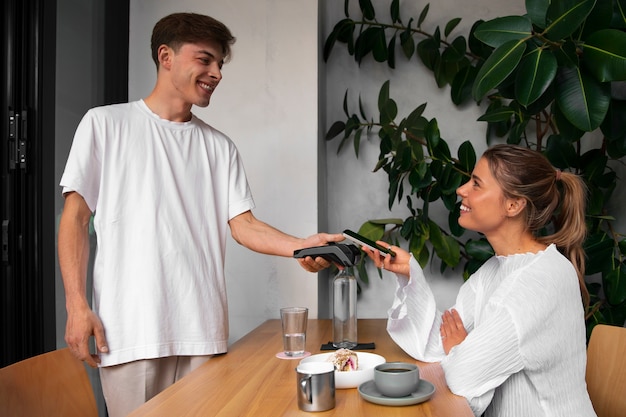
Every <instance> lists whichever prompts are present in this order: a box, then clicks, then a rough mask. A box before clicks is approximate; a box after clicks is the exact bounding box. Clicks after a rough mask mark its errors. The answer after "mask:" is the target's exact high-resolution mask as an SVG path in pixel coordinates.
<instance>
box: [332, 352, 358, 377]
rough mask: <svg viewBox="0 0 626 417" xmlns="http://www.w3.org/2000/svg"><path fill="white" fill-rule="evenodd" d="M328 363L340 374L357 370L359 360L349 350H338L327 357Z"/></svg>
mask: <svg viewBox="0 0 626 417" xmlns="http://www.w3.org/2000/svg"><path fill="white" fill-rule="evenodd" d="M328 361H329V362H332V363H333V365H335V370H337V371H340V372H350V371H356V370H357V369H358V368H359V358H358V356H357V355H356V353H355V352H353V351H351V350H350V349H343V348H342V349H338V350H337V351H336V352H335V353H333V354H332V355H330V356H329V357H328Z"/></svg>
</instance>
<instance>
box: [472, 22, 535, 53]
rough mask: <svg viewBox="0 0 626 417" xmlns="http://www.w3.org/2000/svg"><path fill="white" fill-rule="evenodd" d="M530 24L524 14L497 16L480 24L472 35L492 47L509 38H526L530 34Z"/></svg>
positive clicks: (531, 28)
mask: <svg viewBox="0 0 626 417" xmlns="http://www.w3.org/2000/svg"><path fill="white" fill-rule="evenodd" d="M532 30H533V27H532V24H531V23H530V20H528V18H526V17H524V16H506V17H498V18H496V19H493V20H489V21H487V22H484V23H482V24H480V25H479V26H478V27H477V28H476V31H475V32H474V36H476V37H477V38H478V39H479V40H481V41H483V42H484V43H486V44H487V45H489V46H492V47H494V48H497V47H499V46H500V45H502V44H504V43H507V42H509V41H511V40H519V39H526V38H528V37H530V36H531V35H532Z"/></svg>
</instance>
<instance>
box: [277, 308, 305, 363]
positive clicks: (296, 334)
mask: <svg viewBox="0 0 626 417" xmlns="http://www.w3.org/2000/svg"><path fill="white" fill-rule="evenodd" d="M308 317H309V309H308V308H306V307H284V308H281V309H280V319H281V321H282V324H283V348H284V350H285V355H286V356H302V355H304V352H305V345H306V324H307V320H308Z"/></svg>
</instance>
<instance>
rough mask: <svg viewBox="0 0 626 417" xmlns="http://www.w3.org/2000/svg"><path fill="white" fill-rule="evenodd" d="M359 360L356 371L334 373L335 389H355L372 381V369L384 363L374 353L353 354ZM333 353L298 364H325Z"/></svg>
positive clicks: (323, 354) (320, 355) (310, 358)
mask: <svg viewBox="0 0 626 417" xmlns="http://www.w3.org/2000/svg"><path fill="white" fill-rule="evenodd" d="M354 353H356V356H357V357H358V358H359V368H358V369H357V370H356V371H345V372H339V371H335V388H338V389H343V388H356V387H358V386H359V385H361V384H362V383H364V382H366V381H369V380H371V379H374V367H376V365H380V364H381V363H385V362H386V361H385V358H383V357H382V356H380V355H376V354H374V353H367V352H354ZM332 354H333V353H320V354H318V355H311V356H309V357H308V358H304V359H302V360H301V361H300V363H305V362H326V361H328V358H329V357H330V355H332Z"/></svg>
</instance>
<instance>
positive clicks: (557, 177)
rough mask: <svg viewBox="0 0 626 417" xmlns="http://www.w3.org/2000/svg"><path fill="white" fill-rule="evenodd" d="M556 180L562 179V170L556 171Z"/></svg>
mask: <svg viewBox="0 0 626 417" xmlns="http://www.w3.org/2000/svg"><path fill="white" fill-rule="evenodd" d="M555 176H556V180H557V181H561V170H560V169H557V170H556V172H555Z"/></svg>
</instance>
